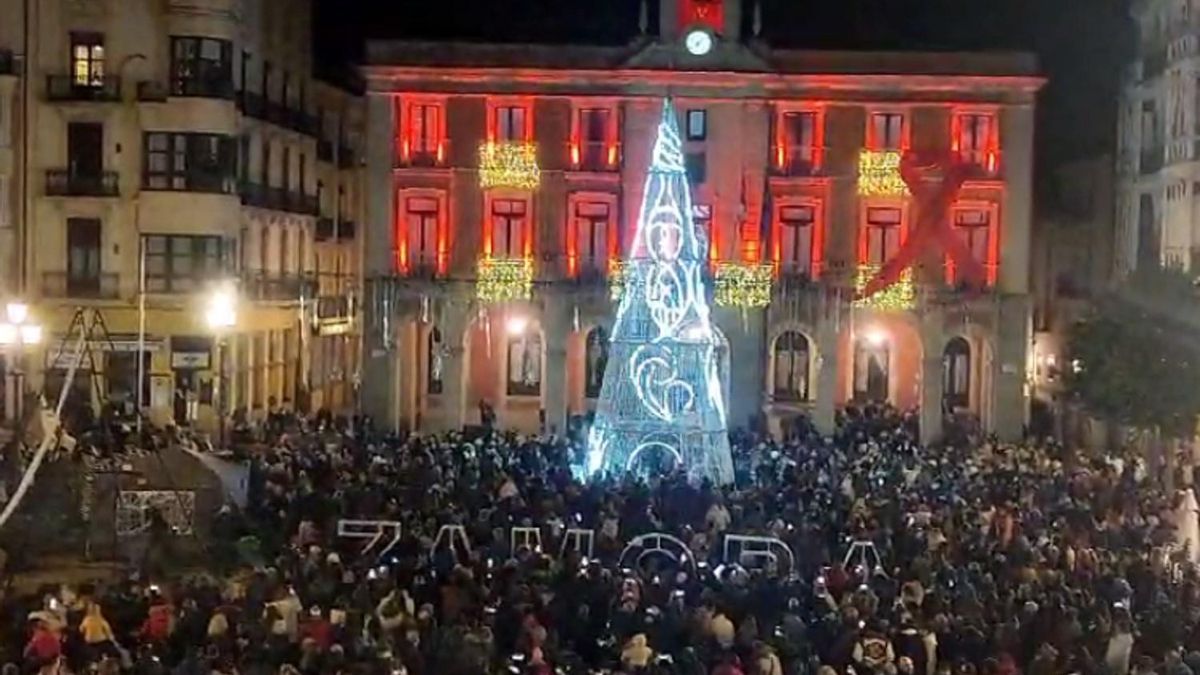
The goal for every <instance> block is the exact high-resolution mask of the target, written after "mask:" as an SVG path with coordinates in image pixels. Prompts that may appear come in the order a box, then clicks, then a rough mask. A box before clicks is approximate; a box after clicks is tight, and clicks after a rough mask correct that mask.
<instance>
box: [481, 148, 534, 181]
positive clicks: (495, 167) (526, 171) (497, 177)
mask: <svg viewBox="0 0 1200 675" xmlns="http://www.w3.org/2000/svg"><path fill="white" fill-rule="evenodd" d="M541 180H542V170H541V169H540V168H539V167H538V161H537V144H535V143H528V142H524V141H505V142H488V143H484V144H483V145H482V146H480V147H479V184H480V186H481V187H483V188H515V189H518V190H535V189H537V187H538V185H539V184H540V183H541Z"/></svg>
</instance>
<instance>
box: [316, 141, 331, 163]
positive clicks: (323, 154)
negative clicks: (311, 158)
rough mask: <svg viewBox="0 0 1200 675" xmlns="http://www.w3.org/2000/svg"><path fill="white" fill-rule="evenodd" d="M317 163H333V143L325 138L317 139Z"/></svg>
mask: <svg viewBox="0 0 1200 675" xmlns="http://www.w3.org/2000/svg"><path fill="white" fill-rule="evenodd" d="M317 161H320V162H333V143H332V142H330V141H327V140H325V139H324V138H318V139H317Z"/></svg>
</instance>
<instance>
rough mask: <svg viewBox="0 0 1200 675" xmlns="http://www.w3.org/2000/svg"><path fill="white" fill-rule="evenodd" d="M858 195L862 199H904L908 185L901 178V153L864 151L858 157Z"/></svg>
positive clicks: (893, 151)
mask: <svg viewBox="0 0 1200 675" xmlns="http://www.w3.org/2000/svg"><path fill="white" fill-rule="evenodd" d="M858 194H859V196H861V197H904V196H906V195H908V185H906V184H905V183H904V178H902V177H901V176H900V153H899V152H897V151H895V150H886V151H883V152H876V151H872V150H863V151H862V152H861V153H859V155H858Z"/></svg>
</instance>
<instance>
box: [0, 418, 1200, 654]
mask: <svg viewBox="0 0 1200 675" xmlns="http://www.w3.org/2000/svg"><path fill="white" fill-rule="evenodd" d="M790 435H791V437H790V438H789V439H787V440H786V441H775V440H771V439H768V438H764V437H759V436H756V435H753V434H749V433H736V434H734V435H733V437H732V441H733V447H734V462H735V473H736V481H735V483H734V484H732V485H729V486H715V485H709V484H698V483H695V482H689V481H688V480H687V478H686V476H685V475H684V474H682V473H680V472H665V473H663V474H661V475H653V476H641V477H638V476H623V477H609V478H607V479H606V480H602V481H593V482H590V483H585V482H581V481H580V480H579V478H578V473H577V471H576V470H575V469H576V468H577V466H578V465H579V464H580V463H581V460H582V456H581V448H580V446H579V444H578V442H575V441H573V440H572V439H570V438H556V437H554V436H542V437H526V436H521V435H518V434H512V433H502V432H492V431H488V430H473V431H472V432H471V433H468V432H460V433H449V434H442V435H436V436H431V435H425V436H422V435H409V436H407V437H403V438H401V437H396V436H386V435H377V434H374V433H372V432H370V431H369V428H368V427H367V426H366V425H363V424H353V423H337V422H336V421H335V420H333V419H332V418H328V417H326V418H323V419H320V420H317V419H314V420H311V421H307V422H306V421H304V420H297V419H283V418H279V419H276V420H274V421H273V423H272V425H271V429H270V433H268V434H267V435H266V441H267V442H265V443H259V444H256V447H255V448H254V449H253V450H252V451H250V452H249V453H248V455H247V456H248V461H249V462H250V463H251V470H250V476H251V478H250V484H249V488H248V495H247V506H246V508H245V509H238V508H236V507H233V506H229V505H227V506H226V507H224V508H222V510H221V512H220V513H219V514H217V515H216V517H215V519H214V521H213V523H212V524H211V528H209V531H208V533H207V534H206V535H205V538H204V541H203V542H202V543H203V546H204V551H205V557H204V562H203V565H202V566H201V567H200V568H199V569H197V567H196V565H194V564H186V565H185V564H184V563H183V562H177V563H176V562H172V561H171V560H170V556H166V557H165V558H164V557H163V556H155V557H154V558H155V560H157V561H158V562H157V563H156V564H154V565H152V566H149V567H147V568H144V569H143V570H141V571H140V573H139V574H133V575H131V577H130V578H129V579H128V580H126V581H123V582H121V583H110V584H94V585H79V586H77V587H73V588H68V587H62V588H53V589H46V592H45V593H43V594H42V595H41V597H38V598H35V599H32V600H29V601H20V600H18V599H15V598H9V599H8V600H7V601H6V603H5V606H4V608H5V610H6V611H7V612H8V614H7V618H6V619H5V620H4V621H2V622H0V630H3V631H6V632H5V634H3V635H0V649H3V650H4V651H5V653H4V655H3V656H4V658H5V659H6V660H7V662H8V663H9V664H10V665H6V666H4V667H3V672H4V673H5V674H6V675H7V674H8V673H9V672H14V673H15V672H16V671H18V670H21V671H25V672H35V671H38V670H43V669H44V670H49V669H53V670H56V671H70V672H75V673H80V672H84V671H95V672H98V673H105V674H106V675H109V674H115V673H117V672H118V671H121V670H132V671H134V672H136V673H137V674H138V675H160V674H165V673H172V674H173V675H213V674H216V673H221V674H224V675H232V674H234V673H255V674H258V673H261V674H264V675H265V674H267V673H272V674H274V673H279V674H281V675H282V674H285V673H286V675H299V674H303V675H342V674H345V675H350V674H351V673H353V674H355V675H376V674H378V675H401V674H404V675H409V674H411V675H442V674H447V675H459V674H461V675H479V674H483V673H507V672H511V673H514V674H520V673H536V674H539V675H540V674H549V673H551V672H554V673H593V672H624V673H641V672H650V673H680V674H688V675H691V674H696V675H700V674H709V673H711V674H713V675H740V674H744V675H784V674H788V675H792V674H797V675H801V674H802V675H850V674H853V675H952V674H953V675H1016V674H1017V673H1021V672H1027V673H1030V674H1031V675H1059V674H1060V673H1062V674H1065V673H1081V674H1086V675H1128V674H1129V673H1137V674H1138V675H1148V674H1150V673H1155V674H1156V675H1200V651H1194V650H1200V577H1198V576H1197V574H1196V572H1195V570H1194V568H1193V567H1192V565H1191V564H1190V563H1188V562H1187V559H1188V552H1187V551H1183V552H1182V553H1180V552H1179V551H1178V546H1176V542H1178V541H1179V540H1180V533H1179V531H1178V530H1179V527H1180V526H1181V525H1180V524H1181V523H1182V524H1183V525H1182V526H1183V527H1189V526H1190V527H1193V528H1194V526H1195V512H1194V510H1192V511H1189V509H1193V508H1194V506H1195V501H1194V498H1193V499H1190V500H1183V497H1182V494H1183V493H1179V494H1171V495H1167V494H1164V493H1163V492H1162V490H1161V489H1160V488H1159V487H1158V486H1159V482H1158V481H1156V480H1155V479H1154V476H1152V475H1148V472H1146V471H1145V470H1144V468H1143V467H1142V465H1141V463H1139V462H1137V461H1136V460H1134V459H1133V458H1131V457H1124V458H1114V457H1102V458H1098V457H1079V456H1076V455H1074V454H1069V453H1065V452H1064V451H1063V450H1062V449H1061V448H1058V447H1056V446H1054V445H1053V444H1051V443H1037V442H1032V441H1030V442H1026V443H1024V444H1020V445H1011V446H1009V445H1002V444H998V443H995V442H988V441H986V439H976V440H973V441H969V442H966V441H964V442H960V443H955V444H949V445H945V444H943V445H936V446H930V447H923V446H921V445H920V444H919V443H917V441H916V440H915V436H914V425H913V424H911V418H910V417H909V416H906V415H903V414H901V413H899V412H897V411H895V410H892V409H888V408H883V407H867V408H862V409H848V410H847V411H845V412H843V413H842V414H841V415H840V416H839V419H838V424H837V431H836V433H835V434H834V435H833V436H831V437H823V436H821V435H819V434H817V433H815V432H814V431H813V430H811V429H809V428H807V427H806V426H804V425H798V426H796V427H795V428H793V429H792V430H791V431H790ZM243 436H244V437H245V438H246V439H247V440H249V439H250V438H251V437H252V436H253V434H251V433H250V432H249V431H245V430H244V433H243ZM345 519H357V520H372V521H387V522H394V523H399V526H398V528H397V527H391V526H389V527H388V528H381V530H380V532H381V539H380V540H379V541H369V542H368V541H364V540H363V539H359V538H348V537H339V536H338V534H339V527H338V523H339V521H341V520H345ZM1189 519H1190V521H1189ZM160 522H161V521H160ZM1189 522H1190V525H1188V523H1189ZM513 528H532V529H518V532H520V533H521V534H522V536H521V537H519V538H518V537H514V536H513ZM161 529H163V528H160V530H161ZM573 530H585V531H591V532H592V536H590V537H582V536H572V537H567V536H566V535H567V533H568V532H569V531H573ZM534 531H536V535H533V534H532V533H533V532H534ZM647 533H663V534H666V535H670V537H669V538H667V537H663V538H659V539H658V540H657V541H660V542H661V541H668V542H675V541H678V542H680V543H681V547H679V548H672V546H669V545H664V546H663V547H662V548H663V549H664V550H653V549H654V547H651V546H638V545H636V544H637V543H638V541H639V540H637V537H638V535H643V534H647ZM576 534H578V533H577V532H576ZM733 534H737V535H745V536H756V537H762V538H764V539H771V540H777V542H778V543H774V544H773V545H772V546H771V547H770V550H771V551H772V555H765V554H760V555H740V554H739V547H738V546H732V547H730V546H726V544H727V543H730V542H733V541H735V540H734V539H730V538H729V537H730V535H733ZM394 535H398V538H397V540H396V541H394V542H393V536H394ZM162 536H163V537H168V538H169V537H170V536H171V535H170V534H169V531H168V532H165V533H163V534H162ZM564 541H566V543H565V544H564V543H563V542H564ZM643 541H644V540H643ZM736 541H738V542H742V541H743V540H736ZM631 542H633V543H634V545H632V546H631ZM393 544H394V545H393ZM366 547H369V550H364V549H365V548H366ZM784 547H786V548H784ZM741 550H742V552H743V553H752V551H751V549H750V548H749V547H746V546H743V547H742V548H741ZM1172 551H1175V553H1172ZM788 552H790V555H789V554H788ZM1191 553H1195V552H1194V551H1193V552H1191ZM643 554H644V555H643ZM164 559H165V560H166V561H167V562H165V563H164V562H163V560H164ZM184 572H186V573H184Z"/></svg>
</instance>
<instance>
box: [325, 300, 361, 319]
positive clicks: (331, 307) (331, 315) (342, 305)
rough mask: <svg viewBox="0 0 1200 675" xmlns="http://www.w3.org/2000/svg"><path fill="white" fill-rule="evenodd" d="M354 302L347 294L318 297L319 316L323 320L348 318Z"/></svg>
mask: <svg viewBox="0 0 1200 675" xmlns="http://www.w3.org/2000/svg"><path fill="white" fill-rule="evenodd" d="M353 310H354V303H353V302H352V301H351V299H350V297H349V296H347V295H327V296H322V297H319V298H317V318H318V319H320V320H322V321H329V320H338V319H348V318H350V316H352V313H353Z"/></svg>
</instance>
